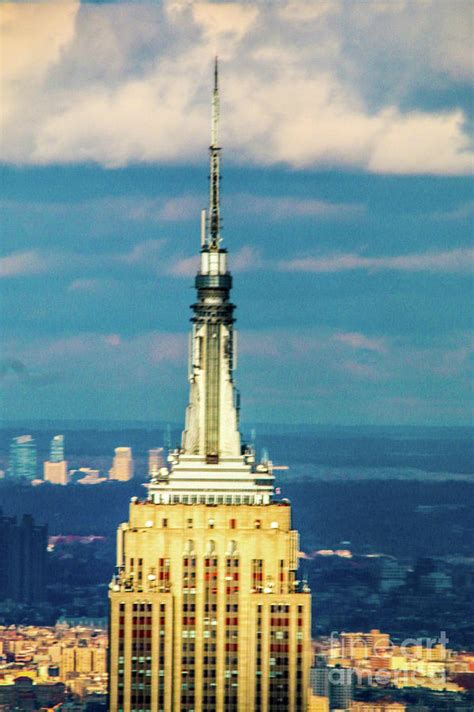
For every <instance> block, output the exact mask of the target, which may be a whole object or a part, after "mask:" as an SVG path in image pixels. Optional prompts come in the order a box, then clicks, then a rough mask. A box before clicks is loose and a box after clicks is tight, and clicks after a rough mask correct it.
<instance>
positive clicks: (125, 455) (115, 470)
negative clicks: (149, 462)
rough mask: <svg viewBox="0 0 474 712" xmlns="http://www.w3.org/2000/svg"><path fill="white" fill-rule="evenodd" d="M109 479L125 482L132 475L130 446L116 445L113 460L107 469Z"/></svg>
mask: <svg viewBox="0 0 474 712" xmlns="http://www.w3.org/2000/svg"><path fill="white" fill-rule="evenodd" d="M109 476H110V479H111V480H118V481H120V482H127V481H128V480H131V479H132V477H133V458H132V448H130V447H116V448H115V457H114V462H113V465H112V467H111V469H110V470H109Z"/></svg>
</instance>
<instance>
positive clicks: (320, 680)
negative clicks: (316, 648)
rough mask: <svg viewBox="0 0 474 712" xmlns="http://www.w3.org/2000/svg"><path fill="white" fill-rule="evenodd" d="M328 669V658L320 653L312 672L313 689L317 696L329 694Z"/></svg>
mask: <svg viewBox="0 0 474 712" xmlns="http://www.w3.org/2000/svg"><path fill="white" fill-rule="evenodd" d="M328 671H329V669H328V666H327V664H326V658H324V656H322V655H318V656H317V658H316V660H315V663H314V665H313V667H312V668H311V673H310V680H311V689H312V691H313V695H315V696H316V697H328V695H329V677H328Z"/></svg>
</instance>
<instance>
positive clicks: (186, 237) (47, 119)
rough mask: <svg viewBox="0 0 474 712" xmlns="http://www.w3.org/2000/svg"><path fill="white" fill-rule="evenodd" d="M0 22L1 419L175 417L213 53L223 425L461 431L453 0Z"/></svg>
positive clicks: (64, 4) (464, 267)
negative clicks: (226, 310) (233, 366)
mask: <svg viewBox="0 0 474 712" xmlns="http://www.w3.org/2000/svg"><path fill="white" fill-rule="evenodd" d="M0 12H1V20H0V26H1V31H2V39H1V41H0V48H1V54H2V65H3V70H2V85H1V93H2V116H1V147H0V161H1V166H0V170H1V196H0V201H1V217H0V229H1V234H2V240H1V242H2V248H1V249H2V253H1V255H2V256H1V257H0V278H1V280H2V285H1V294H2V297H1V319H2V333H3V337H4V338H3V348H2V360H1V368H0V374H1V385H0V389H1V402H2V417H3V418H4V419H7V420H17V421H21V420H22V419H25V420H26V419H28V420H31V419H39V420H41V419H73V420H74V419H95V418H96V419H100V420H106V419H118V420H146V421H170V422H180V421H182V420H183V416H184V408H185V405H186V402H187V396H188V390H187V381H186V378H187V373H186V372H187V347H188V335H187V332H188V330H189V318H190V316H191V313H190V309H189V305H190V304H191V303H192V301H193V299H194V292H193V277H194V274H195V271H196V255H197V253H198V250H199V232H200V228H199V222H200V211H201V209H202V208H205V207H206V203H207V178H208V155H207V146H208V144H209V138H210V96H211V88H212V63H213V57H214V55H215V54H218V56H219V63H220V87H221V127H220V140H221V145H222V146H223V154H222V175H223V178H222V185H221V190H222V216H223V239H224V243H223V244H224V246H226V247H227V248H228V250H229V262H230V268H231V270H232V273H233V275H234V290H233V298H234V302H235V303H236V304H237V320H238V321H237V329H238V332H239V359H238V373H237V380H238V385H239V388H240V391H241V394H242V419H243V421H244V423H253V422H266V423H268V422H275V423H293V424H295V423H299V422H301V423H315V424H337V425H369V424H388V425H390V424H394V425H395V424H396V425H400V424H401V425H465V424H468V423H470V422H471V421H472V362H473V358H472V353H473V337H472V333H473V332H472V326H473V324H472V297H473V286H472V266H473V249H472V236H473V216H474V197H473V190H472V185H473V184H472V169H473V142H472V127H473V114H474V108H473V96H472V89H471V86H472V84H471V83H472V74H473V51H472V39H471V38H472V36H473V29H474V28H473V6H472V3H471V2H464V0H456V2H447V1H445V0H419V1H417V0H407V1H404V0H391V1H390V2H388V1H387V2H384V1H383V0H378V1H371V0H366V1H364V2H358V1H356V0H352V1H349V2H348V1H347V0H345V1H344V0H328V1H326V0H320V1H318V0H310V1H308V2H303V1H302V0H297V1H294V0H281V1H279V0H276V1H275V2H241V3H230V2H207V3H204V2H193V1H192V0H166V1H164V2H156V3H150V4H145V3H138V2H133V3H132V2H128V3H127V2H115V3H112V2H108V3H100V2H97V3H79V2H76V1H75V0H71V1H69V0H63V1H58V2H35V3H32V4H28V3H23V2H17V3H11V4H9V3H3V4H2V6H1V7H0Z"/></svg>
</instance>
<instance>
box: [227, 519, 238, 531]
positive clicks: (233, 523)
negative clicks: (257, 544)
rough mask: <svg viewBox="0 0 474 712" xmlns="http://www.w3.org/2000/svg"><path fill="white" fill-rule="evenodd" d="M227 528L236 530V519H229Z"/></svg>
mask: <svg viewBox="0 0 474 712" xmlns="http://www.w3.org/2000/svg"><path fill="white" fill-rule="evenodd" d="M229 527H230V528H231V529H236V528H237V520H236V519H230V520H229Z"/></svg>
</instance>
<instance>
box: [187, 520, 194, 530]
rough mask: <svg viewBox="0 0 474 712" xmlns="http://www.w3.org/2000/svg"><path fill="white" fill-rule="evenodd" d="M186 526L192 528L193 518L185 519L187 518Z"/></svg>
mask: <svg viewBox="0 0 474 712" xmlns="http://www.w3.org/2000/svg"><path fill="white" fill-rule="evenodd" d="M186 527H187V528H188V529H192V528H193V520H192V519H187V520H186Z"/></svg>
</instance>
